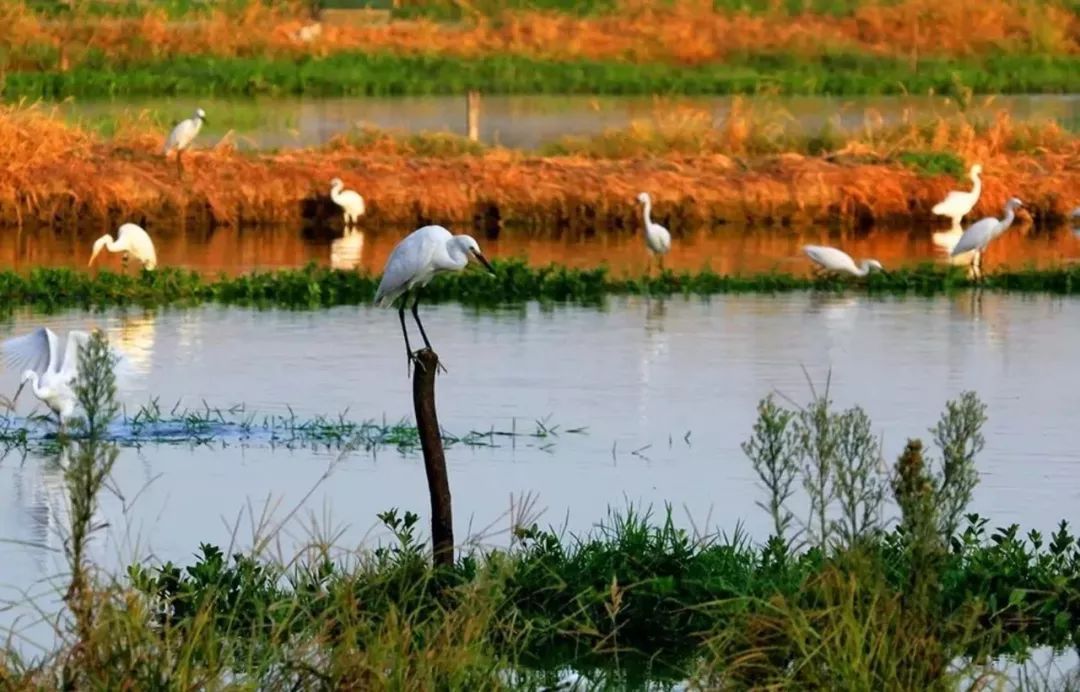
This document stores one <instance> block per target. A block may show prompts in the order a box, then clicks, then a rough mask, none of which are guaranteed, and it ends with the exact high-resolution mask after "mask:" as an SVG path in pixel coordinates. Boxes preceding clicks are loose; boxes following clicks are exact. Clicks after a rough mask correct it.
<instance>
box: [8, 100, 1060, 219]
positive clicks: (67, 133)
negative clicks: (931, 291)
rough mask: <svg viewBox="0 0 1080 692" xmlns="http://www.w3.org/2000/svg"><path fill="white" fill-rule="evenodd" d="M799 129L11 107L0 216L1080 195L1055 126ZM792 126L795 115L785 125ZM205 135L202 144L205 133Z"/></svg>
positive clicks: (441, 213)
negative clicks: (564, 129)
mask: <svg viewBox="0 0 1080 692" xmlns="http://www.w3.org/2000/svg"><path fill="white" fill-rule="evenodd" d="M874 117H875V116H874V114H873V113H868V114H867V125H866V127H865V128H863V129H861V130H860V131H859V132H856V133H844V132H839V131H837V130H835V129H833V128H831V127H829V126H827V127H826V129H824V130H822V131H817V132H803V131H800V130H799V128H798V127H797V126H792V125H790V120H789V119H787V118H785V117H784V113H783V112H782V110H779V109H769V108H768V106H767V105H766V106H763V107H760V108H758V107H752V106H747V105H746V104H743V103H737V104H736V105H735V107H734V108H732V109H731V111H730V112H729V113H727V114H726V115H724V117H723V118H722V120H720V121H718V122H714V117H713V114H712V113H710V112H707V111H697V110H693V109H680V108H670V109H668V108H665V107H664V105H663V104H662V103H661V104H659V105H658V107H657V113H656V115H654V116H653V118H651V119H648V120H644V121H642V122H637V123H634V124H633V125H631V126H630V127H629V128H627V129H625V130H618V131H612V132H608V133H605V134H603V135H601V136H599V137H595V138H590V139H585V140H580V139H579V140H574V139H567V140H564V141H562V142H558V143H556V144H554V145H551V146H550V147H548V148H547V150H546V151H543V152H536V153H530V152H519V151H509V150H505V149H500V148H484V147H481V146H479V145H477V144H475V143H473V142H469V141H467V140H463V139H461V138H458V137H454V136H452V135H429V136H395V135H393V134H387V133H380V132H373V131H358V132H353V133H347V134H343V136H342V137H340V138H338V139H337V140H335V141H333V142H332V143H330V144H329V145H327V146H326V147H323V148H319V149H307V150H300V151H288V152H281V153H263V154H248V153H242V152H237V151H236V150H235V149H234V148H233V147H232V146H231V145H230V143H229V141H228V140H224V141H221V142H218V143H217V144H215V145H213V148H212V149H209V150H198V151H193V152H191V153H190V154H185V159H184V160H185V172H184V174H183V176H181V175H180V174H179V172H178V170H177V168H176V165H175V163H174V161H173V160H172V159H170V160H166V159H164V158H163V157H162V156H161V154H160V147H161V144H162V141H163V139H164V133H163V132H162V130H161V128H158V127H152V126H151V125H150V124H149V123H148V122H147V121H146V120H145V119H141V118H134V119H131V120H125V121H123V122H118V123H116V124H115V126H114V127H111V128H110V130H111V131H112V132H113V133H114V135H113V136H112V137H111V138H109V139H105V138H103V137H101V136H100V135H98V134H96V133H94V132H91V131H87V130H83V129H81V128H79V127H76V126H71V125H68V124H66V123H64V122H63V121H62V120H61V119H59V118H54V117H51V116H50V115H49V114H48V113H46V112H45V111H43V110H42V109H39V108H23V107H7V108H3V109H0V222H2V223H6V224H9V225H23V226H26V225H52V226H57V227H63V228H69V227H71V226H81V227H92V228H95V229H98V228H100V229H104V228H107V227H110V226H112V227H114V228H115V226H117V225H119V224H120V223H124V222H127V221H137V222H143V223H144V225H147V226H149V227H150V231H151V233H153V232H154V231H153V227H154V226H155V225H166V226H176V225H182V224H185V223H186V224H192V225H195V224H198V225H207V226H209V225H214V224H239V225H255V224H273V223H289V224H300V223H302V222H315V223H324V222H326V221H328V220H329V219H333V220H334V223H337V221H338V220H339V219H340V210H339V209H338V208H336V207H335V206H334V205H333V204H332V202H331V201H330V199H329V190H328V187H329V181H330V180H331V179H332V178H334V177H341V178H343V179H344V181H345V183H346V184H347V185H348V186H349V187H351V188H353V189H356V190H357V191H359V192H360V193H361V194H362V195H364V197H365V199H366V201H367V209H368V212H367V215H366V216H365V217H364V219H363V223H364V225H365V226H369V227H373V228H379V227H401V228H415V227H417V226H420V225H423V224H425V223H442V224H444V225H450V226H451V227H454V228H456V229H458V230H466V229H469V228H470V226H471V230H472V231H473V232H474V233H476V234H477V235H484V234H486V233H487V232H489V231H490V230H491V229H493V228H496V229H497V228H498V227H500V226H501V225H503V224H513V225H515V226H519V227H546V228H555V229H559V230H573V231H582V232H589V233H611V232H614V233H624V232H630V229H634V230H635V231H636V229H637V228H638V227H639V223H640V221H639V219H640V208H639V206H638V205H637V204H636V202H635V197H636V195H637V193H638V192H640V191H642V190H646V191H649V192H650V193H651V194H652V196H653V199H654V202H655V207H654V211H653V215H654V218H655V219H656V220H657V221H658V222H660V223H663V224H665V225H667V226H668V227H669V228H671V229H672V231H673V233H674V234H675V237H676V238H677V237H678V236H679V233H680V228H682V227H684V226H686V225H691V224H692V225H697V226H703V225H712V224H718V223H725V222H738V223H745V224H748V225H772V224H786V223H801V224H805V223H829V224H842V225H845V226H849V227H853V226H854V227H859V226H866V225H870V224H878V225H888V224H900V225H904V226H905V227H907V226H910V225H911V224H912V223H913V222H927V223H933V220H932V216H931V214H930V208H931V207H932V206H933V205H934V204H935V203H937V202H938V201H939V200H941V199H942V198H944V196H945V194H946V193H947V192H948V191H949V190H952V189H956V188H957V186H958V185H962V186H964V189H966V186H967V185H968V184H969V183H967V182H965V181H963V180H962V179H961V180H958V178H960V177H962V176H963V175H964V172H965V171H966V168H967V166H968V165H970V164H971V163H974V162H976V161H978V162H981V163H982V165H983V169H984V171H985V173H984V183H983V185H984V187H983V194H982V196H981V198H980V201H979V204H978V206H977V207H976V208H975V210H974V211H973V213H972V215H971V218H978V217H981V216H984V215H990V214H998V213H1000V211H1001V207H1002V205H1003V204H1004V200H1005V199H1007V198H1008V197H1011V196H1014V195H1016V196H1019V197H1021V198H1022V199H1023V200H1024V203H1025V205H1026V209H1027V211H1028V212H1029V213H1030V214H1031V215H1032V216H1033V217H1034V219H1035V221H1036V223H1043V222H1054V221H1056V220H1061V219H1063V218H1064V216H1065V215H1066V214H1067V213H1068V212H1069V211H1070V210H1071V209H1072V208H1073V207H1075V205H1076V203H1077V200H1080V167H1078V166H1077V165H1076V161H1077V160H1078V159H1080V140H1078V139H1077V138H1076V137H1075V136H1074V135H1073V134H1071V133H1069V132H1065V131H1062V130H1061V129H1060V128H1058V127H1057V126H1055V125H1052V124H1051V125H1040V124H1016V123H1013V122H1012V121H1011V120H1010V119H1009V118H1008V116H1007V115H1004V114H1003V115H1001V116H999V117H998V118H996V119H995V120H993V121H990V122H968V121H967V120H966V119H965V118H963V117H960V118H958V119H937V120H933V121H929V122H910V123H904V124H902V125H899V126H895V127H884V126H881V125H875V124H874V122H875V119H874ZM785 123H787V124H785ZM199 145H200V146H209V144H206V145H204V144H203V142H201V141H200V142H199Z"/></svg>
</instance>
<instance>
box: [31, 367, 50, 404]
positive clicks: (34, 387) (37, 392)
mask: <svg viewBox="0 0 1080 692" xmlns="http://www.w3.org/2000/svg"><path fill="white" fill-rule="evenodd" d="M30 391H32V392H33V393H34V396H36V397H37V398H39V399H42V398H44V397H45V396H46V395H47V394H48V392H46V391H45V390H43V389H42V388H41V380H39V379H38V374H37V373H36V372H33V373H30Z"/></svg>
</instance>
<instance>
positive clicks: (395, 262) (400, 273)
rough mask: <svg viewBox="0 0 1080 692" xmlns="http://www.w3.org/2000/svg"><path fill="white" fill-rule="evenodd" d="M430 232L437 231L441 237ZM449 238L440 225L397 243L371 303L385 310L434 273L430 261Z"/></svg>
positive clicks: (419, 231) (416, 232)
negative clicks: (410, 288) (373, 302)
mask: <svg viewBox="0 0 1080 692" xmlns="http://www.w3.org/2000/svg"><path fill="white" fill-rule="evenodd" d="M434 229H441V230H442V231H443V233H445V236H443V234H440V233H438V232H437V231H435V230H434ZM450 237H451V236H450V232H449V231H447V230H446V229H443V228H442V227H441V226H425V227H424V228H421V229H419V230H416V231H413V232H412V233H410V234H409V235H408V236H407V237H406V238H405V240H402V241H401V242H400V243H398V245H397V247H395V248H394V251H393V252H391V253H390V258H389V259H388V260H386V268H385V269H384V270H383V276H382V280H381V281H379V290H378V291H376V292H375V304H376V305H378V306H379V307H381V308H384V307H389V306H390V304H391V303H393V302H394V300H395V299H396V298H397V297H398V296H399V295H401V294H402V293H403V292H404V291H406V290H408V288H409V286H410V285H411V284H412V283H413V282H415V281H416V280H418V279H422V278H424V277H428V276H431V275H432V274H433V273H434V271H435V270H434V267H433V266H432V260H433V259H434V258H435V253H436V251H437V250H438V248H439V243H442V244H444V245H445V244H446V241H447V240H448V239H449V238H450Z"/></svg>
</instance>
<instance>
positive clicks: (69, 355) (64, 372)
mask: <svg viewBox="0 0 1080 692" xmlns="http://www.w3.org/2000/svg"><path fill="white" fill-rule="evenodd" d="M89 340H90V334H89V333H88V332H84V331H81V330H78V329H72V330H71V331H70V332H68V338H67V345H65V346H64V364H63V365H61V366H60V376H61V377H62V378H63V379H64V380H65V381H69V380H73V379H75V376H76V375H77V374H78V373H79V352H80V351H81V350H82V349H83V346H85V345H86V342H87V341H89Z"/></svg>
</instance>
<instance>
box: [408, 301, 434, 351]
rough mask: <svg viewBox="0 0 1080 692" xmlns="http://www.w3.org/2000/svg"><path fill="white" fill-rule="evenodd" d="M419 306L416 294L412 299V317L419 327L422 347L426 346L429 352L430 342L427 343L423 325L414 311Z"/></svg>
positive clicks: (417, 313)
mask: <svg viewBox="0 0 1080 692" xmlns="http://www.w3.org/2000/svg"><path fill="white" fill-rule="evenodd" d="M419 304H420V294H419V293H417V294H416V296H414V297H413V304H412V316H413V319H414V320H416V326H417V327H420V336H422V337H424V346H427V348H428V350H429V351H430V350H432V348H431V342H430V341H428V338H427V334H426V333H425V332H424V325H423V323H421V322H420V313H419V312H417V311H416V306H418V305H419Z"/></svg>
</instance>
